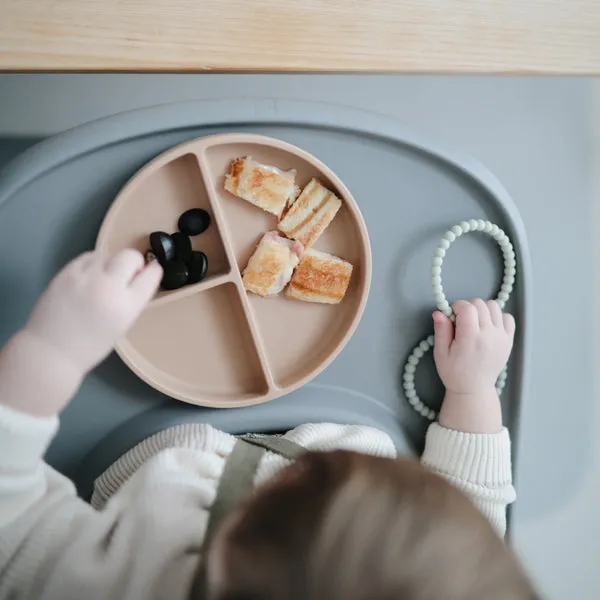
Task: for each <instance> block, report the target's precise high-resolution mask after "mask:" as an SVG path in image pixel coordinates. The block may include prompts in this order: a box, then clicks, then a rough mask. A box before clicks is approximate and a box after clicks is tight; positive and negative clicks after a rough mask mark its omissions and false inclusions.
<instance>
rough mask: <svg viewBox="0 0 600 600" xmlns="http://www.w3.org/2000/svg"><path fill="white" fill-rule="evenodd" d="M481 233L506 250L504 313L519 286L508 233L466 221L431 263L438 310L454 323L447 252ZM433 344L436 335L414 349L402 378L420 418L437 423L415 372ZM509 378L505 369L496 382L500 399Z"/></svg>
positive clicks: (501, 297)
mask: <svg viewBox="0 0 600 600" xmlns="http://www.w3.org/2000/svg"><path fill="white" fill-rule="evenodd" d="M477 231H478V232H482V233H485V234H487V235H489V236H490V237H491V238H493V239H494V240H496V242H497V243H498V245H499V246H500V249H501V250H502V257H503V259H504V276H503V278H502V284H501V286H500V292H499V293H498V297H497V298H496V300H497V302H498V304H499V305H500V307H501V308H502V309H504V306H505V305H506V302H507V301H508V299H509V297H510V294H511V292H512V290H513V285H514V283H515V278H516V273H517V268H516V265H517V262H516V256H515V250H514V247H513V245H512V243H511V241H510V238H509V237H508V236H507V235H506V233H505V232H504V231H502V229H500V228H499V227H498V225H494V224H493V223H491V222H490V221H484V220H483V219H470V220H469V221H462V222H461V223H460V224H458V225H454V226H453V227H451V228H450V229H449V230H448V231H446V233H445V234H444V235H443V237H442V238H441V240H440V241H439V244H438V247H437V248H436V250H435V252H434V255H433V260H432V263H431V287H432V291H433V295H434V297H435V302H436V305H437V308H438V310H440V311H441V312H443V313H444V314H445V315H447V316H448V317H449V318H450V319H452V321H454V313H453V312H452V308H451V306H450V303H449V302H448V300H447V299H446V295H445V293H444V289H443V287H442V265H443V262H444V258H445V256H446V250H448V248H449V247H450V245H451V244H452V243H453V242H454V241H456V240H457V239H458V238H459V237H461V236H462V235H464V234H466V233H470V232H477ZM433 344H434V336H433V335H429V336H427V337H426V338H425V339H424V340H422V341H421V342H419V343H418V344H417V345H416V346H415V347H414V348H413V351H412V352H411V354H410V356H409V357H408V359H407V361H406V364H405V366H404V373H403V375H402V379H403V387H404V394H405V396H406V399H407V400H408V403H409V404H410V405H411V406H412V407H413V409H414V410H415V411H416V412H417V413H418V414H420V415H421V416H422V417H424V418H425V419H428V420H429V421H433V420H435V419H436V418H437V413H436V412H435V411H434V410H433V409H431V408H429V407H428V406H426V405H425V404H424V403H423V402H422V401H421V399H420V398H419V396H418V394H417V392H416V390H415V371H416V370H417V366H418V364H419V362H420V360H421V358H423V356H424V355H425V354H426V353H427V352H429V350H431V349H432V348H433ZM507 375H508V373H507V369H506V366H505V367H504V369H503V370H502V372H501V373H500V375H499V376H498V380H497V382H496V391H497V392H498V394H499V395H500V394H501V393H502V390H503V389H504V386H505V385H506V379H507Z"/></svg>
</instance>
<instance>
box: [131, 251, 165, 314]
mask: <svg viewBox="0 0 600 600" xmlns="http://www.w3.org/2000/svg"><path fill="white" fill-rule="evenodd" d="M162 275H163V270H162V267H161V266H160V264H159V263H158V262H157V261H152V262H151V263H150V264H149V265H148V266H147V267H145V268H144V269H142V271H141V272H140V273H138V275H137V276H136V277H135V279H134V280H133V281H132V282H131V285H130V286H129V289H130V290H131V291H132V292H133V295H134V296H135V299H136V301H137V302H138V306H140V307H141V308H143V307H144V306H145V305H146V304H147V303H148V302H149V301H150V300H151V299H152V296H154V294H155V293H156V290H157V289H158V285H159V283H160V280H161V279H162Z"/></svg>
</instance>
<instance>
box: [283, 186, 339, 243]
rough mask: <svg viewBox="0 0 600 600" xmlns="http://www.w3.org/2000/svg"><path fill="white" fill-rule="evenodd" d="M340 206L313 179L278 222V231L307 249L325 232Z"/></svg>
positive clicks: (329, 193) (333, 196)
mask: <svg viewBox="0 0 600 600" xmlns="http://www.w3.org/2000/svg"><path fill="white" fill-rule="evenodd" d="M341 206H342V201H341V200H340V199H339V198H338V197H337V196H336V195H335V194H334V193H333V192H330V191H329V190H328V189H327V188H326V187H324V186H322V185H321V184H320V183H319V182H318V181H317V180H316V179H313V180H311V182H310V183H309V184H308V185H307V186H306V187H305V188H304V190H302V193H301V194H300V196H298V198H297V200H296V201H295V202H294V203H293V204H292V205H291V207H290V209H289V210H288V211H287V212H286V213H285V216H284V217H283V218H282V219H281V221H280V222H279V230H280V231H282V232H283V233H285V235H287V237H289V238H292V239H294V240H298V241H299V242H301V243H302V245H303V246H304V247H305V248H309V247H310V246H312V245H313V244H314V243H315V242H316V240H317V239H318V237H319V236H320V235H321V234H322V233H323V231H325V229H326V227H327V226H328V225H329V223H331V221H332V220H333V217H335V215H336V214H337V211H338V210H340V207H341Z"/></svg>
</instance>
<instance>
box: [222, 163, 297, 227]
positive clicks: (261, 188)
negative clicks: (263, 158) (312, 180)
mask: <svg viewBox="0 0 600 600" xmlns="http://www.w3.org/2000/svg"><path fill="white" fill-rule="evenodd" d="M225 189H226V190H227V191H228V192H231V193H232V194H234V195H235V196H238V197H239V198H242V199H243V200H247V201H248V202H250V203H251V204H254V205H255V206H258V207H259V208H262V209H263V210H266V211H267V212H270V213H272V214H274V215H276V216H277V217H280V216H281V213H282V212H283V209H284V208H285V207H286V206H287V205H288V204H289V203H291V202H293V201H294V200H295V198H296V196H297V195H298V193H299V192H300V188H299V187H298V186H297V185H296V171H293V170H292V171H281V170H280V169H278V168H277V167H272V166H270V165H263V164H261V163H259V162H256V161H255V160H253V159H252V157H251V156H246V157H240V158H236V159H235V160H234V161H233V162H232V163H231V168H230V169H229V173H227V175H226V177H225Z"/></svg>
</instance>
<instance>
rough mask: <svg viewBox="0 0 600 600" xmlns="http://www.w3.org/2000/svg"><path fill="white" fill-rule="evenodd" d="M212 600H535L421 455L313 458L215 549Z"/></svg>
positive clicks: (242, 512) (490, 535)
mask: <svg viewBox="0 0 600 600" xmlns="http://www.w3.org/2000/svg"><path fill="white" fill-rule="evenodd" d="M207 571H208V573H207V584H208V585H207V596H208V598H209V600H284V599H285V600H309V599H310V600H482V599H484V598H485V599H486V600H525V599H527V600H533V599H536V598H538V596H537V595H536V593H535V591H534V589H533V587H532V586H531V584H530V583H529V581H528V579H527V577H526V576H525V575H524V573H523V571H522V570H521V568H520V566H519V564H518V562H517V560H516V559H515V557H514V556H513V554H512V553H511V552H510V551H509V550H508V549H507V548H506V546H505V544H504V542H503V541H502V540H501V539H500V538H499V537H498V536H497V534H496V533H495V532H494V530H493V529H492V527H491V526H490V525H489V523H488V522H487V521H486V519H485V518H484V517H483V516H482V515H481V514H480V513H479V512H478V511H477V510H476V509H475V508H474V507H473V506H472V505H471V503H470V502H469V501H468V500H467V499H466V498H465V497H464V496H463V495H462V494H461V493H460V492H459V491H458V490H456V489H454V488H453V487H452V486H451V485H450V484H448V483H447V482H445V481H444V480H442V479H441V478H439V477H437V476H436V475H433V474H431V473H429V472H427V471H426V470H425V469H423V468H422V467H421V466H420V465H419V464H418V463H415V462H411V461H403V460H401V461H399V460H391V459H384V458H375V457H370V456H363V455H359V454H354V453H350V452H343V451H337V452H332V453H326V454H325V453H323V454H307V455H305V456H304V457H302V458H300V459H299V460H298V461H296V462H295V463H294V465H292V466H291V467H289V468H287V469H286V470H285V471H283V472H282V473H281V475H280V476H279V477H278V478H276V479H275V480H273V481H272V482H270V483H269V484H267V485H266V486H264V487H262V488H260V489H259V490H258V491H257V493H256V494H255V495H254V496H253V497H252V499H250V500H249V501H248V502H247V503H245V504H244V505H243V506H241V507H240V508H239V509H238V510H236V511H235V512H234V513H233V514H232V515H231V516H230V517H229V519H228V520H227V521H226V522H225V523H224V524H223V526H222V527H221V529H220V531H219V532H218V533H217V535H216V537H215V539H214V542H213V544H212V545H211V547H210V549H209V556H208V569H207Z"/></svg>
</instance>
